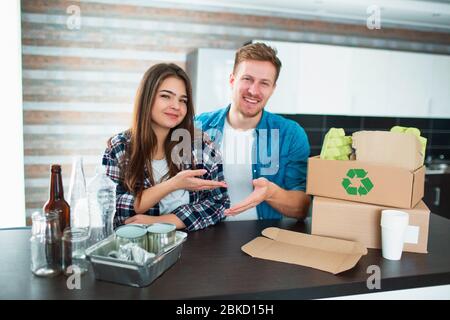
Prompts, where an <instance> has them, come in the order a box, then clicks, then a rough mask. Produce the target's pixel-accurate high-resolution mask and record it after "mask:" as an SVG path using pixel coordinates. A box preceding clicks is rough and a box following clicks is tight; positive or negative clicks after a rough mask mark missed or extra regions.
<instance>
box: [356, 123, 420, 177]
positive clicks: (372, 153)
mask: <svg viewBox="0 0 450 320" xmlns="http://www.w3.org/2000/svg"><path fill="white" fill-rule="evenodd" d="M352 140H353V144H352V145H353V148H354V149H355V153H356V160H358V161H368V162H371V163H376V164H381V165H388V166H392V167H400V168H404V169H407V170H410V171H414V170H416V169H418V168H420V167H421V166H422V165H423V158H424V155H423V154H422V145H421V143H420V140H419V138H418V137H417V136H415V135H413V134H405V133H398V132H389V131H358V132H355V133H354V134H353V135H352Z"/></svg>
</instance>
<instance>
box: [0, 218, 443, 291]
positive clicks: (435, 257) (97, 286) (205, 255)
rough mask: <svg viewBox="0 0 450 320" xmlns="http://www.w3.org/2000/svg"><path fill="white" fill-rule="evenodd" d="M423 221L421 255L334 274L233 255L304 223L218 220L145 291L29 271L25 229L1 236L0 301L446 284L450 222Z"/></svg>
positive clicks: (376, 255)
mask: <svg viewBox="0 0 450 320" xmlns="http://www.w3.org/2000/svg"><path fill="white" fill-rule="evenodd" d="M430 219H431V220H430V236H429V242H428V251H429V253H428V254H417V253H403V256H402V260H401V261H389V260H385V259H383V258H382V257H381V250H374V249H369V250H368V251H369V253H368V254H367V255H366V256H363V257H362V258H361V260H360V261H359V263H358V264H357V265H356V267H355V268H353V269H351V270H348V271H346V272H343V273H341V274H338V275H332V274H330V273H326V272H323V271H319V270H315V269H311V268H307V267H302V266H297V265H292V264H286V263H280V262H274V261H267V260H262V259H256V258H252V257H250V256H248V255H247V254H245V253H244V252H242V251H241V249H240V248H241V246H242V245H243V244H245V243H247V242H248V241H250V240H252V239H253V238H255V237H256V236H259V235H260V233H261V230H263V229H264V228H266V227H269V226H277V227H281V228H284V229H289V230H294V231H299V232H307V233H309V231H310V220H309V219H307V220H306V222H305V223H297V222H295V221H293V220H282V221H274V220H265V221H241V222H222V223H220V224H218V225H216V226H214V227H212V228H208V229H206V230H202V231H198V232H194V233H191V234H189V236H188V239H187V242H186V243H185V245H184V248H183V252H182V255H181V259H180V260H179V261H178V262H177V263H176V264H175V265H174V266H173V267H171V268H170V269H169V270H167V271H166V272H165V273H164V274H163V275H162V276H161V277H160V278H158V279H157V280H155V281H154V282H153V283H152V284H151V285H150V286H148V287H145V288H133V287H128V286H123V285H118V284H113V283H108V282H102V281H97V280H95V278H94V273H93V271H92V270H90V271H89V272H88V273H87V274H85V275H83V276H82V278H81V289H80V290H76V289H74V290H69V289H68V288H67V285H66V279H67V278H66V277H64V276H62V275H61V276H58V277H55V278H39V277H36V276H34V275H33V274H32V273H31V271H30V246H29V237H30V230H29V229H17V230H2V231H0V247H1V251H0V287H1V290H0V299H196V298H203V299H205V298H206V299H305V298H324V297H333V296H344V295H352V294H362V293H373V292H380V291H389V290H398V289H409V288H417V287H426V286H435V285H444V284H450V250H449V244H450V232H449V231H450V221H449V220H448V219H445V218H442V217H439V216H437V215H434V214H431V218H430ZM371 265H377V266H379V267H380V269H381V290H376V289H375V290H369V289H368V288H367V284H366V282H367V279H368V278H369V276H370V275H371V274H370V273H367V269H368V267H369V266H371Z"/></svg>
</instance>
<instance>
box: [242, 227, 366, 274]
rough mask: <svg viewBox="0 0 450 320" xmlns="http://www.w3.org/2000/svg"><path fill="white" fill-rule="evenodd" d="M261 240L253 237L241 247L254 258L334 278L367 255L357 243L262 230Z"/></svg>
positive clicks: (274, 230) (270, 229) (269, 229)
mask: <svg viewBox="0 0 450 320" xmlns="http://www.w3.org/2000/svg"><path fill="white" fill-rule="evenodd" d="M262 235H263V236H265V237H266V238H265V237H257V238H255V239H253V240H252V241H250V242H249V243H247V244H245V245H244V246H242V248H241V249H242V251H244V252H245V253H247V254H249V255H250V256H252V257H255V258H261V259H267V260H273V261H280V262H286V263H293V264H298V265H301V266H306V267H311V268H315V269H319V270H322V271H327V272H331V273H333V274H337V273H340V272H343V271H346V270H348V269H351V268H353V267H354V266H355V265H356V264H357V263H358V261H359V259H360V258H361V256H363V255H366V254H367V248H366V247H364V246H363V245H362V244H361V243H358V242H353V241H345V240H339V239H332V238H326V237H319V236H312V235H309V234H304V233H299V232H294V231H288V230H283V229H279V228H273V227H272V228H266V229H264V230H263V231H262Z"/></svg>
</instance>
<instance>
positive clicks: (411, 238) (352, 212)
mask: <svg viewBox="0 0 450 320" xmlns="http://www.w3.org/2000/svg"><path fill="white" fill-rule="evenodd" d="M385 209H391V208H389V207H382V206H375V205H370V204H364V203H357V202H349V201H343V200H336V199H330V198H323V197H314V201H313V208H312V227H311V233H312V234H315V235H320V236H327V237H335V238H339V239H343V240H351V241H358V242H360V243H362V244H364V245H365V246H366V247H367V248H375V249H380V248H381V226H380V222H381V211H382V210H385ZM397 210H400V211H404V212H406V213H408V214H409V226H408V228H407V233H406V238H405V244H404V246H403V251H407V252H418V253H427V244H428V224H429V220H430V210H429V209H428V208H427V206H426V205H425V203H424V202H423V201H420V202H419V204H418V205H417V206H416V207H414V208H413V209H397Z"/></svg>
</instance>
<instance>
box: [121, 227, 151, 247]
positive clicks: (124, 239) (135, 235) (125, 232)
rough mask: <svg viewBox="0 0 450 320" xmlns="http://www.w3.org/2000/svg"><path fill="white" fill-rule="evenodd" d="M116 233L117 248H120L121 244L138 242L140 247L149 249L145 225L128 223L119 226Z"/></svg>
mask: <svg viewBox="0 0 450 320" xmlns="http://www.w3.org/2000/svg"><path fill="white" fill-rule="evenodd" d="M115 234H116V250H118V249H119V247H120V246H121V245H124V244H127V243H136V244H137V245H138V246H139V247H141V248H142V249H144V250H147V251H148V245H147V230H145V227H144V226H141V225H136V224H127V225H124V226H120V227H119V228H117V229H116V231H115Z"/></svg>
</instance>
